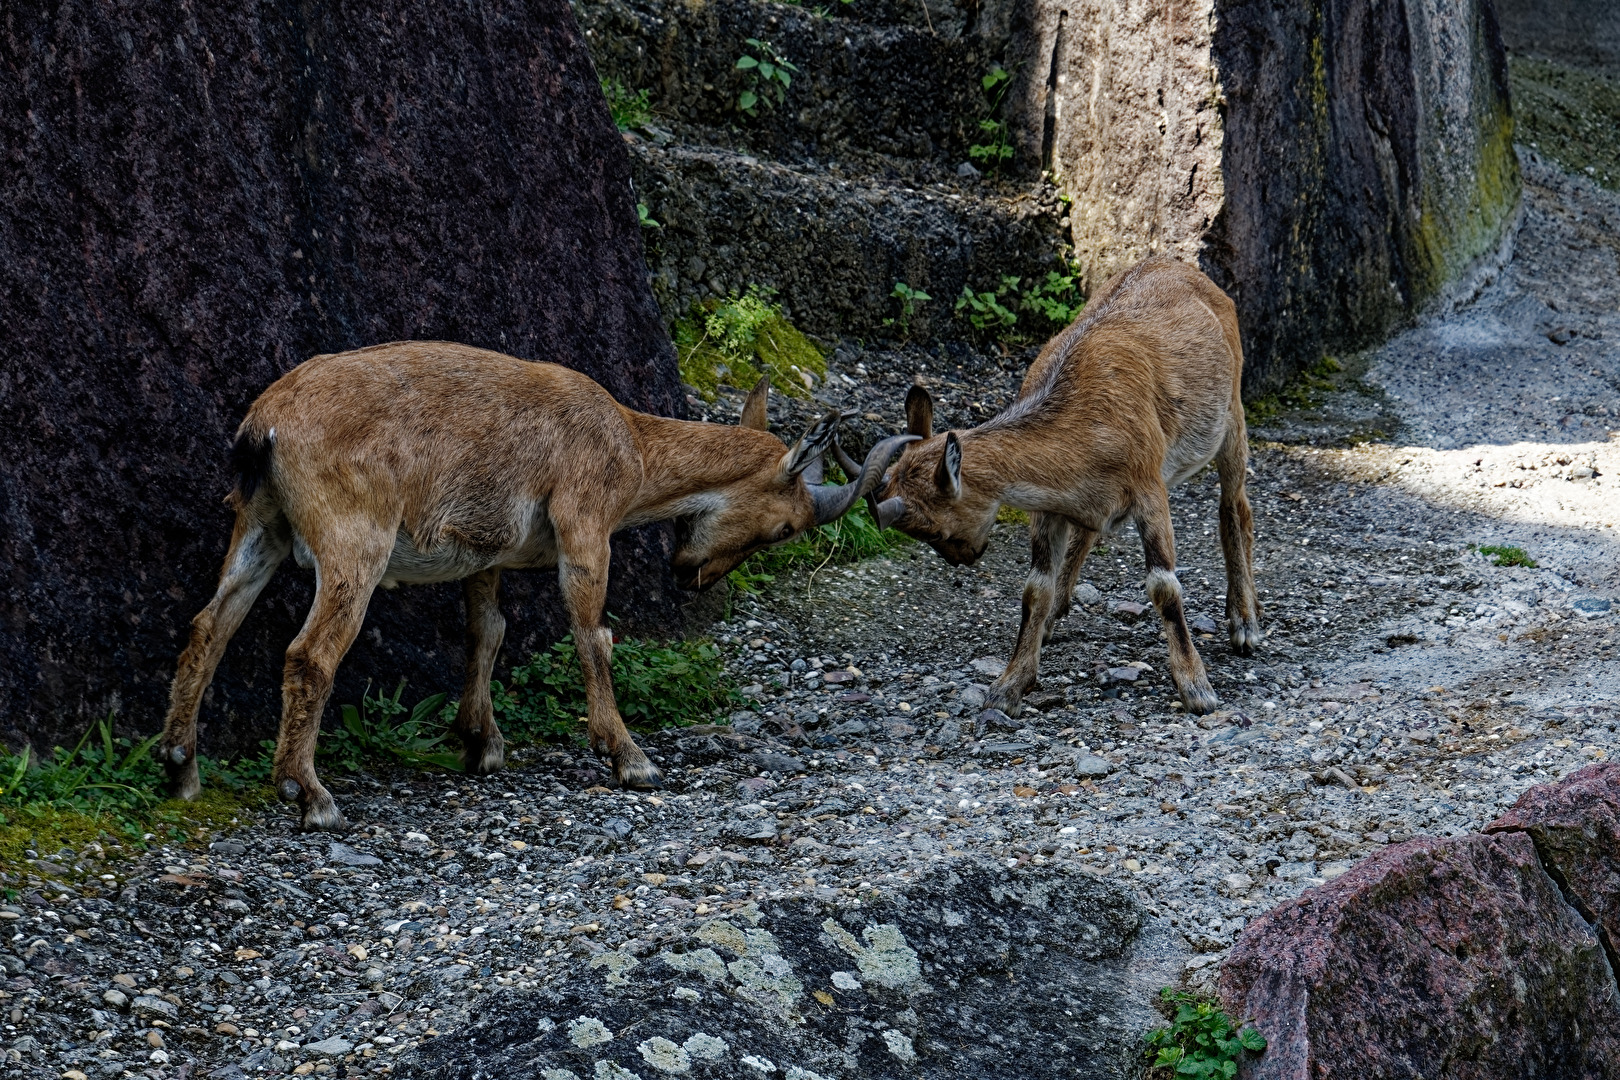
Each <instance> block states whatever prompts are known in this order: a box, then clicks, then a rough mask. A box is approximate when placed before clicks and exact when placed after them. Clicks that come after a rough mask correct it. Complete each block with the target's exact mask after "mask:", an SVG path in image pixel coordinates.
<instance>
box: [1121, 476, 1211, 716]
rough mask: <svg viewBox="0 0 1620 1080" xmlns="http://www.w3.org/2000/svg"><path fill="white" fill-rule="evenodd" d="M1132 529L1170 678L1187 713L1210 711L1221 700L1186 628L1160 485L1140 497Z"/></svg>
mask: <svg viewBox="0 0 1620 1080" xmlns="http://www.w3.org/2000/svg"><path fill="white" fill-rule="evenodd" d="M1136 528H1137V531H1138V532H1140V533H1141V534H1142V553H1143V555H1144V556H1145V557H1146V559H1147V593H1148V596H1149V597H1150V598H1151V599H1152V600H1153V606H1154V607H1155V608H1157V609H1158V610H1159V619H1160V620H1161V621H1162V622H1163V623H1164V633H1165V637H1166V638H1167V639H1169V643H1170V677H1171V678H1172V679H1173V680H1174V681H1175V684H1176V691H1177V693H1179V694H1180V695H1181V703H1182V704H1183V705H1185V706H1186V707H1187V711H1188V712H1190V713H1193V714H1194V715H1196V716H1202V715H1204V714H1205V713H1209V712H1213V711H1214V710H1215V707H1216V706H1217V705H1219V704H1220V703H1221V699H1220V698H1218V697H1216V696H1215V689H1214V687H1212V686H1210V685H1209V676H1208V675H1207V674H1205V672H1204V661H1203V660H1202V659H1200V658H1199V656H1198V649H1197V648H1196V647H1195V646H1194V645H1193V641H1192V633H1191V631H1189V630H1188V629H1187V613H1186V612H1185V611H1184V610H1183V609H1182V604H1181V582H1179V581H1177V580H1176V537H1175V532H1174V531H1173V530H1172V529H1171V526H1170V499H1169V496H1168V494H1167V493H1166V492H1165V490H1164V488H1162V487H1160V488H1159V489H1158V490H1156V491H1154V492H1151V493H1149V494H1147V495H1145V496H1143V498H1142V499H1141V501H1140V502H1139V503H1138V506H1137V512H1136Z"/></svg>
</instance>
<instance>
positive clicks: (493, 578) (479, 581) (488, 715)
mask: <svg viewBox="0 0 1620 1080" xmlns="http://www.w3.org/2000/svg"><path fill="white" fill-rule="evenodd" d="M461 584H462V591H463V592H464V593H465V595H466V598H467V684H466V685H465V686H464V687H462V689H461V705H460V707H458V708H457V709H456V723H455V729H454V730H455V733H456V735H457V736H458V737H459V738H460V739H461V767H462V768H464V769H466V770H467V771H468V772H470V773H474V774H479V773H492V772H497V771H498V770H500V768H501V767H502V766H504V765H505V764H506V741H505V740H504V739H502V738H501V729H500V728H499V727H497V726H496V724H495V708H494V705H493V704H492V703H491V701H490V698H489V680H490V676H491V674H492V673H493V670H494V667H495V654H496V653H498V652H500V649H501V642H502V640H504V639H505V637H506V620H505V619H504V618H502V617H501V607H500V591H501V572H500V571H499V570H496V569H491V570H483V571H480V572H479V573H476V574H474V575H472V576H471V577H469V578H467V579H466V580H465V581H463V582H462V583H461Z"/></svg>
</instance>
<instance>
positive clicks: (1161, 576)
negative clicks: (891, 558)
mask: <svg viewBox="0 0 1620 1080" xmlns="http://www.w3.org/2000/svg"><path fill="white" fill-rule="evenodd" d="M1242 373H1243V348H1242V345H1241V344H1240V342H1239V340H1238V325H1237V313H1236V309H1235V308H1234V307H1233V305H1232V301H1231V300H1230V299H1229V298H1228V297H1227V295H1226V294H1225V293H1223V292H1222V291H1221V290H1220V289H1219V288H1217V287H1216V286H1215V284H1214V283H1213V282H1212V281H1210V280H1209V279H1208V278H1207V277H1205V276H1204V275H1203V274H1201V273H1199V272H1198V271H1197V270H1195V269H1194V268H1192V267H1191V266H1188V265H1186V264H1185V263H1181V262H1177V261H1176V260H1174V259H1169V258H1163V257H1155V258H1150V259H1147V260H1144V261H1143V262H1140V263H1138V264H1137V265H1135V266H1133V267H1132V268H1130V269H1129V270H1126V271H1125V272H1123V273H1121V274H1120V275H1119V276H1117V277H1115V278H1114V279H1113V280H1111V281H1109V282H1108V283H1107V284H1105V285H1104V286H1103V287H1102V288H1101V289H1099V290H1098V291H1097V293H1096V294H1095V295H1094V296H1092V298H1091V300H1090V302H1089V304H1088V305H1087V307H1086V310H1085V312H1084V314H1082V315H1081V316H1080V318H1079V319H1077V320H1076V321H1075V322H1074V323H1073V324H1072V325H1071V326H1069V327H1068V329H1066V330H1064V331H1063V332H1062V333H1060V334H1058V335H1057V336H1056V337H1055V338H1053V339H1052V340H1051V341H1050V342H1048V343H1047V345H1046V347H1045V348H1044V349H1043V350H1041V354H1040V356H1038V357H1037V358H1036V360H1035V363H1034V364H1033V365H1031V367H1030V369H1029V372H1028V374H1026V375H1025V376H1024V382H1023V385H1022V386H1021V387H1020V389H1019V391H1018V397H1017V399H1016V400H1015V401H1014V402H1013V403H1012V405H1010V406H1009V407H1008V408H1007V409H1006V410H1005V411H1004V412H1002V413H1001V414H1000V415H999V416H996V417H995V418H993V419H991V420H989V421H988V422H986V423H984V424H981V425H980V426H979V427H976V428H973V429H971V430H968V431H963V432H960V433H959V432H955V431H952V432H948V433H946V434H944V435H934V434H933V431H932V428H933V401H932V399H931V398H930V397H929V396H928V392H927V391H926V390H924V389H923V388H922V387H920V386H914V387H912V389H911V391H910V393H908V394H907V396H906V420H907V427H908V429H909V431H910V432H911V433H912V434H913V435H917V436H919V437H921V439H923V440H924V441H921V442H918V443H916V444H914V445H912V446H910V447H907V448H906V450H905V451H904V453H903V454H902V455H901V457H900V460H899V461H897V462H896V463H895V465H894V468H893V469H892V470H890V471H889V475H888V476H887V477H886V479H885V481H884V485H883V488H882V492H881V495H880V496H878V497H877V498H876V499H875V501H876V502H877V517H878V521H879V524H881V525H883V526H885V527H887V526H890V525H893V526H895V527H896V528H899V529H900V530H901V531H903V532H906V533H909V534H910V535H912V536H914V537H916V538H918V539H919V540H923V541H926V542H927V543H928V544H930V545H932V546H933V548H934V550H935V551H937V552H939V553H940V555H942V556H943V557H944V558H945V561H946V562H948V563H950V564H952V565H953V566H961V565H964V564H970V563H973V562H975V561H976V560H977V559H978V558H979V556H980V555H982V554H984V549H985V546H986V544H988V543H989V539H990V528H991V526H992V525H993V524H994V523H995V520H996V512H997V510H998V509H1000V507H1002V506H1004V505H1005V506H1013V507H1017V508H1019V509H1021V510H1026V511H1028V512H1029V519H1030V524H1029V533H1030V574H1029V579H1028V581H1027V583H1026V584H1025V586H1024V612H1023V622H1022V624H1021V626H1020V627H1019V631H1018V642H1017V644H1016V645H1015V646H1014V648H1013V656H1012V660H1011V662H1010V663H1009V664H1008V665H1007V670H1006V672H1005V673H1003V674H1002V676H1001V677H1000V678H999V679H997V680H996V682H995V685H994V686H992V687H991V689H990V693H989V695H988V696H987V698H986V701H985V706H986V708H987V709H1000V710H1002V711H1004V712H1007V713H1008V714H1016V712H1017V711H1018V707H1019V701H1020V700H1021V699H1022V697H1023V695H1024V694H1025V693H1027V692H1028V691H1029V690H1030V689H1032V688H1033V687H1034V686H1035V685H1036V678H1037V675H1038V672H1039V667H1040V651H1041V645H1042V644H1043V643H1044V642H1045V640H1046V639H1047V638H1049V637H1050V636H1051V633H1052V627H1053V625H1054V624H1055V623H1056V621H1057V620H1058V619H1061V618H1062V617H1063V616H1064V615H1065V614H1067V612H1068V610H1069V597H1070V593H1071V592H1072V591H1073V589H1074V583H1075V578H1076V577H1077V576H1078V575H1079V573H1080V564H1081V563H1082V562H1084V561H1085V557H1086V554H1087V553H1088V552H1089V551H1090V550H1091V546H1092V544H1094V543H1095V542H1096V540H1097V537H1098V536H1099V535H1100V534H1102V533H1109V532H1112V531H1113V530H1114V529H1115V528H1117V527H1118V526H1119V525H1120V524H1121V523H1122V522H1123V521H1124V520H1125V519H1126V518H1129V519H1131V520H1132V521H1134V522H1135V523H1136V528H1137V531H1138V533H1140V535H1141V537H1142V549H1143V552H1144V554H1145V555H1146V557H1147V592H1148V595H1149V596H1150V597H1151V598H1152V600H1153V603H1154V606H1155V607H1157V608H1158V611H1159V617H1160V618H1161V619H1162V620H1163V622H1164V628H1165V633H1166V635H1167V636H1168V638H1169V642H1170V674H1171V677H1172V678H1173V679H1174V680H1175V684H1176V689H1177V691H1178V692H1179V693H1180V695H1181V700H1182V703H1183V704H1184V705H1185V706H1186V707H1187V709H1188V710H1189V711H1190V712H1193V713H1207V712H1209V711H1210V710H1212V709H1214V708H1215V706H1216V705H1217V704H1218V699H1217V698H1216V696H1215V691H1214V690H1213V689H1211V688H1210V685H1209V679H1208V677H1207V676H1206V675H1205V674H1204V665H1203V662H1202V661H1201V660H1200V659H1199V657H1198V651H1197V649H1195V648H1194V647H1193V642H1192V636H1191V635H1190V634H1189V633H1188V632H1187V620H1186V616H1185V614H1184V613H1183V611H1182V604H1181V584H1180V583H1179V582H1178V581H1177V580H1176V574H1175V567H1176V541H1175V534H1174V532H1173V531H1172V529H1171V526H1170V501H1169V494H1168V491H1169V488H1170V487H1171V486H1173V485H1175V484H1179V483H1181V482H1182V481H1183V480H1186V479H1187V478H1188V477H1190V476H1192V475H1193V474H1194V473H1197V472H1198V471H1199V470H1200V469H1202V468H1203V467H1204V466H1205V465H1207V464H1208V463H1209V462H1210V461H1211V460H1213V461H1214V462H1215V468H1216V470H1217V472H1218V473H1219V475H1220V482H1221V509H1220V533H1221V549H1222V552H1223V554H1224V555H1225V557H1226V579H1227V588H1226V617H1227V626H1228V630H1229V633H1230V636H1231V641H1232V647H1233V648H1234V649H1236V650H1237V651H1238V652H1239V653H1240V654H1243V655H1248V654H1249V653H1250V651H1251V650H1252V649H1253V647H1254V646H1255V645H1256V644H1258V643H1259V641H1260V638H1261V630H1260V607H1259V604H1258V602H1257V600H1256V597H1255V591H1254V571H1253V568H1252V564H1251V551H1252V549H1253V546H1254V525H1253V520H1252V518H1251V516H1250V513H1249V500H1248V497H1247V496H1246V495H1245V494H1244V490H1243V483H1244V471H1245V468H1246V466H1247V462H1248V437H1247V434H1246V432H1245V430H1244V423H1243V402H1242V399H1241V397H1240V389H1241V380H1242ZM839 453H840V456H842V452H841V451H839ZM845 460H847V459H845Z"/></svg>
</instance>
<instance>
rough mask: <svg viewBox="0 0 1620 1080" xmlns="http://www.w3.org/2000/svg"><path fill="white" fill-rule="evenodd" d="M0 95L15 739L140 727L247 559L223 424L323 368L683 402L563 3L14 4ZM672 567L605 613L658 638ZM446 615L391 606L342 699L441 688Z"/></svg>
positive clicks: (149, 723) (449, 639)
mask: <svg viewBox="0 0 1620 1080" xmlns="http://www.w3.org/2000/svg"><path fill="white" fill-rule="evenodd" d="M0 71H3V72H4V74H0V101H4V102H6V106H5V108H4V109H3V110H0V142H3V144H4V146H5V147H6V148H7V163H6V168H5V170H4V179H3V180H0V185H3V191H4V197H3V198H0V297H3V301H0V304H3V312H4V318H3V319H0V354H3V356H4V361H5V369H4V372H3V374H0V520H3V522H4V524H3V526H0V563H3V564H4V566H5V567H6V571H5V573H6V580H5V582H4V585H3V587H0V588H3V592H0V718H3V720H0V728H3V731H0V733H3V734H4V735H5V736H6V737H7V738H8V739H11V740H13V741H15V740H16V739H18V738H19V737H20V736H24V735H26V736H27V737H31V738H33V739H35V740H37V741H40V742H44V743H49V742H52V741H56V740H58V739H60V738H62V737H64V736H66V735H70V734H77V731H78V729H80V728H82V726H83V724H84V723H85V722H86V719H87V718H88V717H90V716H93V715H96V714H101V713H104V712H106V711H107V710H108V709H109V708H112V707H114V706H119V707H120V708H121V712H122V713H123V715H125V716H127V717H128V718H129V719H130V720H131V721H132V722H133V726H135V727H137V728H145V729H151V728H153V727H154V726H155V725H156V723H157V721H158V720H159V719H160V717H161V713H162V709H163V706H164V703H165V698H166V692H167V683H168V680H169V678H170V677H171V675H172V672H173V664H174V658H175V655H176V654H177V653H178V651H179V649H180V647H181V644H182V642H183V640H184V633H185V629H186V625H187V622H188V620H189V619H190V618H191V616H192V615H193V614H194V613H195V612H196V610H197V609H198V608H200V607H201V606H202V604H203V603H204V602H205V601H206V599H207V597H208V595H209V594H210V593H211V592H212V588H213V584H214V579H215V575H216V574H217V573H218V569H219V559H220V556H221V554H222V552H223V551H224V547H225V543H226V540H227V538H228V535H229V530H230V515H229V513H228V512H227V510H226V509H225V508H224V506H223V505H222V504H221V499H222V497H223V496H224V494H225V492H226V491H227V490H228V488H229V486H230V482H229V479H228V477H227V470H226V450H227V448H228V446H229V442H230V437H231V434H232V431H233V430H234V428H235V425H236V423H237V422H238V420H239V419H240V417H241V415H242V414H243V412H244V411H245V409H246V408H247V405H248V404H249V402H251V401H252V400H253V398H254V397H255V396H256V395H257V394H258V393H260V392H261V391H262V390H263V389H264V388H265V387H266V386H268V385H269V384H270V383H271V382H272V381H273V380H274V379H275V378H276V377H278V376H279V375H280V374H282V373H283V372H285V371H287V370H288V369H289V368H291V367H292V366H294V365H295V364H297V363H298V362H300V361H302V360H303V359H305V358H306V357H308V356H310V355H312V354H315V353H320V352H330V351H335V350H339V349H344V348H350V347H355V346H360V345H367V344H374V343H377V342H383V341H389V340H394V339H401V338H443V339H451V340H456V341H461V342H466V343H468V344H472V345H478V346H484V347H489V348H495V349H502V350H505V351H507V352H511V353H514V354H516V355H519V356H525V357H532V358H535V359H544V360H553V361H559V362H562V363H565V364H569V365H571V366H573V367H577V368H579V369H580V370H582V371H585V372H586V373H588V374H590V375H591V376H593V377H595V378H597V379H599V380H600V381H602V382H603V383H604V384H605V385H606V386H607V387H608V388H609V389H610V390H611V391H613V392H614V393H615V394H616V395H617V396H618V397H619V398H620V399H621V400H622V401H624V402H626V403H627V404H630V405H633V406H636V407H640V408H645V409H650V410H655V411H663V412H669V411H671V410H673V409H676V408H678V407H680V401H679V398H678V396H677V381H676V376H675V370H674V362H673V355H672V350H671V349H670V347H669V345H668V342H667V339H666V337H665V333H664V331H663V330H662V329H661V327H660V321H659V317H658V310H657V308H656V306H655V304H654V303H653V299H652V296H651V294H650V292H649V290H648V289H647V286H646V279H645V276H644V275H645V270H644V267H643V262H642V251H641V242H640V239H639V231H640V230H639V229H638V228H637V225H636V215H635V210H634V202H633V200H632V197H631V191H630V182H629V179H630V172H629V163H628V160H627V158H626V155H625V153H624V151H623V149H622V145H621V143H620V141H619V139H618V138H617V137H616V135H615V133H614V131H613V128H612V125H611V123H610V121H609V118H608V115H607V110H606V108H605V106H604V105H603V102H602V98H601V95H600V93H599V91H598V89H597V86H596V74H595V72H594V70H593V68H592V65H591V62H590V59H589V57H588V55H587V54H586V51H585V49H584V47H583V42H582V39H581V35H580V33H579V30H578V29H577V26H576V24H575V21H574V18H573V16H572V15H571V14H570V13H569V11H568V9H567V6H566V4H564V3H562V2H561V0H538V2H535V3H513V2H502V0H497V2H495V3H490V4H480V5H477V6H475V7H472V8H469V7H467V6H465V5H461V6H452V7H434V8H430V9H425V8H422V7H420V6H418V5H407V4H397V3H387V2H380V3H371V4H367V5H364V6H363V7H352V6H347V7H346V6H332V5H324V6H316V7H308V6H302V7H301V6H299V5H295V4H271V5H257V6H255V5H243V4H237V5H227V6H223V7H222V6H219V5H212V6H204V7H188V6H175V5H166V4H144V3H134V4H125V5H66V4H63V5H34V6H31V7H18V8H10V9H8V10H7V12H6V14H5V15H4V17H3V22H0ZM664 543H665V541H664V540H663V539H662V534H660V533H657V532H649V533H644V534H640V535H637V536H630V537H624V538H621V540H620V542H619V545H618V547H619V553H620V555H621V556H627V557H628V560H629V562H628V564H625V563H621V564H620V566H621V569H623V568H625V566H626V565H628V567H630V568H633V569H634V571H635V577H636V581H635V596H634V598H632V596H631V594H630V591H629V590H627V589H626V588H624V586H623V584H622V583H621V584H620V585H618V586H617V587H616V588H615V589H614V590H613V591H612V592H611V593H610V608H611V609H612V610H614V611H616V612H625V613H626V614H639V615H641V616H643V617H644V618H645V619H646V621H648V622H651V623H654V624H658V623H662V624H666V625H667V624H668V623H669V622H670V621H671V619H672V617H673V614H674V601H673V598H672V595H671V592H672V590H671V588H670V583H669V581H668V580H667V578H666V577H665V576H664V572H663V571H660V570H658V569H657V564H658V561H659V560H660V558H661V551H662V547H663V545H664ZM289 565H290V564H289ZM507 590H508V591H507V610H508V614H509V616H510V617H511V630H510V632H509V635H510V636H509V638H508V644H509V650H510V651H511V652H512V653H518V652H520V651H521V650H524V649H526V648H528V647H530V646H532V645H534V644H536V643H537V642H538V641H540V640H541V639H542V638H544V637H545V636H546V635H550V634H554V633H556V632H558V630H559V629H560V627H561V625H562V619H561V613H560V611H559V610H558V608H557V605H556V604H555V602H554V599H553V596H554V591H555V590H554V587H553V585H552V584H551V583H550V582H549V581H548V580H547V578H546V577H545V576H542V575H508V583H507ZM309 596H310V579H309V576H308V575H303V574H300V573H298V572H297V571H295V570H292V569H288V570H286V571H284V573H283V575H282V576H281V577H279V578H278V579H277V581H276V582H275V583H274V584H273V585H272V586H271V588H270V589H269V590H268V591H267V592H266V594H265V596H264V597H263V598H261V600H260V601H259V603H258V605H257V607H256V608H255V610H254V613H253V615H252V617H251V618H250V619H249V621H248V623H247V624H246V626H244V628H243V629H242V631H241V633H240V634H239V635H238V636H237V638H236V641H235V643H233V645H232V647H231V649H230V651H229V652H228V653H227V655H226V658H225V662H224V664H223V665H222V666H221V668H220V672H219V676H218V678H217V679H216V680H215V684H214V689H213V692H212V695H211V700H210V701H209V702H207V703H206V705H205V708H204V713H203V717H204V724H205V731H204V740H203V742H204V748H205V749H206V750H207V751H208V752H211V753H215V752H219V751H220V750H223V749H226V748H228V747H239V746H241V745H244V744H245V745H248V746H251V745H253V744H254V743H255V742H256V740H257V739H259V738H261V737H263V736H265V735H266V734H269V733H270V732H271V731H272V730H273V729H272V728H271V727H270V726H269V725H270V722H271V721H272V719H273V717H274V716H275V715H276V714H277V713H278V712H279V705H280V702H279V697H280V695H279V689H278V688H279V682H280V676H281V653H282V650H283V649H284V648H285V646H286V643H287V642H288V640H290V638H291V637H292V635H293V633H294V632H295V630H296V628H297V626H298V624H299V622H300V621H301V619H302V617H303V614H304V611H305V608H306V606H307V603H308V600H309ZM459 604H460V599H459V592H458V590H456V589H455V588H454V587H453V586H443V587H436V588H431V589H403V590H399V591H398V592H396V593H392V594H386V595H380V596H379V597H378V599H377V600H376V601H374V603H373V605H372V611H371V613H370V616H369V618H368V620H367V626H366V630H365V631H364V633H363V635H362V637H361V639H360V641H359V642H357V643H356V646H355V648H354V649H353V650H352V651H351V653H350V655H349V659H348V660H347V662H346V663H345V664H344V666H343V668H342V669H341V674H340V678H339V686H338V688H337V694H336V697H337V700H340V701H341V700H345V699H347V700H354V699H356V698H357V697H358V695H359V693H360V690H361V688H362V687H363V686H364V685H365V682H366V680H367V679H373V680H376V681H378V682H380V683H382V684H385V685H390V686H391V685H392V684H393V682H394V681H396V680H397V679H399V678H401V677H406V678H409V679H410V680H412V682H413V684H415V685H417V686H420V687H422V688H424V689H426V688H427V687H433V688H443V689H452V688H453V687H454V686H455V685H457V684H458V683H459V674H460V673H459V666H460V656H461V648H462V646H461V641H462V627H461V614H460V611H459ZM222 719H223V721H224V722H223V723H222V722H221V720H222ZM208 727H212V730H211V731H209V730H207V728H208Z"/></svg>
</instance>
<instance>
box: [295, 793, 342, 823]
mask: <svg viewBox="0 0 1620 1080" xmlns="http://www.w3.org/2000/svg"><path fill="white" fill-rule="evenodd" d="M303 826H304V831H305V832H348V831H349V823H348V822H347V821H345V820H343V815H342V814H341V813H339V812H338V808H337V804H336V803H334V802H333V801H332V797H331V796H330V795H328V796H327V797H326V798H325V799H324V800H319V801H317V802H314V803H312V804H311V805H309V806H307V807H305V808H304V820H303Z"/></svg>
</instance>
